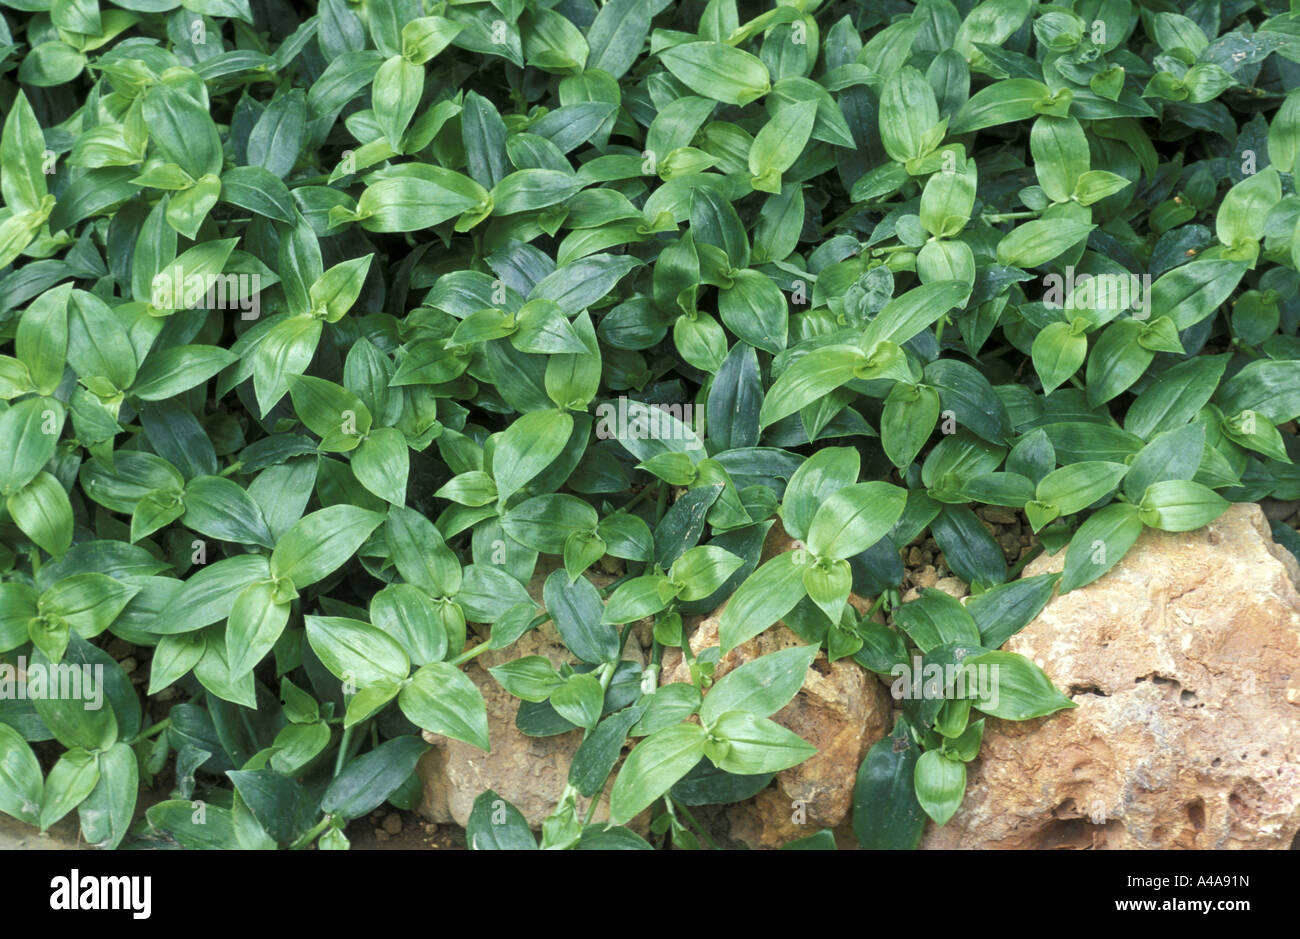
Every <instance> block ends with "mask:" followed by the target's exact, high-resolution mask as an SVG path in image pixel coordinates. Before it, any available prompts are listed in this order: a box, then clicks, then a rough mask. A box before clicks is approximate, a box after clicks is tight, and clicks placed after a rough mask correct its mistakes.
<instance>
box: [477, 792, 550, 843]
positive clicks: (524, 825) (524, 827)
mask: <svg viewBox="0 0 1300 939" xmlns="http://www.w3.org/2000/svg"><path fill="white" fill-rule="evenodd" d="M465 838H466V840H467V841H468V842H469V847H470V850H472V851H536V850H537V836H536V835H534V834H533V832H532V829H530V828H529V827H528V820H527V819H525V818H524V815H523V813H522V812H520V811H519V810H518V809H517V808H515V807H514V806H513V805H511V804H510V803H509V802H507V801H506V800H505V799H503V798H501V797H500V796H499V795H497V794H496V791H495V790H492V789H487V790H485V791H484V792H482V793H481V794H480V795H479V796H478V797H477V798H476V799H475V800H474V806H473V808H472V809H471V810H470V813H469V822H468V823H467V824H466V826H465Z"/></svg>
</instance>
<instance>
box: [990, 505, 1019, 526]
mask: <svg viewBox="0 0 1300 939" xmlns="http://www.w3.org/2000/svg"><path fill="white" fill-rule="evenodd" d="M980 514H981V515H983V516H984V517H985V518H986V519H988V520H989V521H990V522H993V523H994V524H995V525H1015V524H1016V523H1017V522H1019V521H1020V520H1019V519H1018V518H1017V517H1016V512H1015V510H1014V509H1009V508H1007V507H1006V506H1003V505H986V506H984V507H982V508H981V509H980Z"/></svg>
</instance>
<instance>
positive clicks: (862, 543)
mask: <svg viewBox="0 0 1300 939" xmlns="http://www.w3.org/2000/svg"><path fill="white" fill-rule="evenodd" d="M906 502H907V493H906V492H905V491H904V490H902V489H900V488H898V487H897V486H893V485H890V484H889V483H881V482H870V483H855V484H854V485H852V486H846V487H845V488H843V489H841V490H840V491H839V492H837V493H835V494H834V495H832V496H831V497H830V498H829V499H827V500H826V501H825V502H823V503H822V505H821V507H820V508H818V510H817V514H816V515H814V516H813V520H812V524H811V525H809V526H808V550H809V551H811V552H812V553H813V554H814V555H817V556H818V557H827V558H849V557H852V556H854V555H855V554H861V553H862V552H863V551H865V550H866V549H867V548H869V547H871V546H872V545H873V544H875V543H876V542H877V541H879V540H880V539H881V538H883V537H884V536H885V533H886V532H888V531H889V529H890V528H892V527H893V525H894V523H895V522H896V521H898V519H899V517H900V516H901V515H902V514H903V507H904V505H905V504H906Z"/></svg>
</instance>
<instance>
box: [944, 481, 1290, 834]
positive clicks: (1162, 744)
mask: <svg viewBox="0 0 1300 939" xmlns="http://www.w3.org/2000/svg"><path fill="white" fill-rule="evenodd" d="M1063 561H1064V552H1060V553H1058V554H1057V555H1056V556H1055V557H1049V556H1042V557H1039V558H1037V559H1035V560H1034V561H1033V562H1032V563H1030V564H1029V565H1028V566H1027V568H1026V570H1025V576H1033V575H1035V574H1040V573H1044V572H1046V571H1054V570H1060V569H1061V567H1062V565H1063ZM1298 582H1300V566H1298V565H1297V564H1296V561H1295V559H1294V558H1293V557H1292V556H1291V555H1290V554H1289V553H1288V552H1287V551H1286V550H1285V549H1283V548H1281V547H1280V546H1278V545H1277V544H1275V543H1274V542H1273V540H1272V537H1271V535H1270V533H1269V529H1268V525H1267V523H1266V521H1265V519H1264V515H1263V513H1262V512H1261V511H1260V509H1259V508H1258V507H1257V506H1255V505H1250V504H1241V505H1234V506H1232V507H1230V508H1229V509H1228V511H1227V512H1225V513H1224V514H1223V515H1222V516H1221V517H1220V518H1219V519H1217V520H1216V521H1214V522H1212V523H1211V524H1210V525H1208V526H1206V527H1204V528H1202V529H1199V530H1197V531H1194V532H1187V533H1182V534H1173V533H1167V532H1158V531H1148V532H1146V533H1144V534H1143V535H1142V537H1141V538H1140V539H1139V541H1138V543H1137V544H1136V545H1135V546H1134V547H1133V549H1132V550H1131V551H1130V552H1129V554H1127V555H1126V556H1125V558H1124V559H1123V560H1122V561H1121V562H1120V563H1119V564H1118V565H1116V567H1115V568H1114V569H1113V570H1112V571H1111V572H1110V573H1108V574H1107V575H1106V576H1104V577H1102V578H1101V579H1099V580H1097V581H1095V582H1094V583H1092V584H1090V585H1088V586H1086V587H1082V588H1080V589H1078V590H1075V591H1072V592H1071V593H1069V594H1066V595H1065V596H1059V597H1056V598H1054V599H1053V600H1052V601H1051V602H1050V603H1049V604H1048V606H1047V607H1046V609H1044V611H1043V612H1042V613H1041V614H1040V615H1039V617H1038V618H1037V619H1036V620H1034V622H1032V623H1030V624H1029V625H1028V626H1027V627H1026V628H1025V629H1023V630H1022V631H1021V632H1019V633H1018V634H1016V635H1015V636H1013V637H1012V638H1011V640H1010V641H1008V643H1007V645H1006V648H1007V649H1009V650H1010V651H1013V652H1019V653H1021V654H1023V655H1026V656H1028V657H1029V658H1031V659H1033V660H1034V661H1035V662H1037V663H1038V664H1039V665H1040V666H1041V667H1042V668H1043V670H1044V671H1045V672H1046V673H1047V675H1048V676H1049V677H1050V678H1051V679H1052V680H1053V681H1054V682H1055V683H1056V685H1057V687H1059V688H1061V689H1062V690H1063V691H1065V692H1066V693H1067V694H1069V695H1070V696H1071V697H1072V698H1073V700H1074V701H1075V702H1076V703H1077V704H1078V707H1077V708H1075V709H1073V710H1070V711H1065V712H1061V713H1059V714H1057V715H1053V716H1050V717H1047V718H1042V719H1039V720H1034V721H1027V722H1024V723H1012V722H1006V721H998V720H994V719H990V720H989V722H988V725H987V726H986V731H985V735H984V745H983V748H982V750H981V755H980V757H979V758H978V759H977V760H976V761H975V762H973V763H972V764H970V773H969V783H968V787H967V794H966V798H965V801H964V802H963V804H962V808H961V809H960V810H959V811H958V813H957V814H956V815H955V816H954V817H953V818H952V819H951V820H950V821H949V823H948V824H947V826H945V827H944V828H935V827H934V826H933V825H930V826H929V830H928V831H927V832H926V835H925V837H924V839H923V841H922V847H925V848H1039V847H1074V848H1082V847H1098V848H1103V847H1104V848H1286V847H1288V846H1290V845H1291V844H1292V840H1293V839H1294V838H1295V837H1296V833H1297V831H1298V830H1300V706H1298V705H1300V693H1297V692H1298V691H1300V685H1298V684H1297V676H1298V675H1300V668H1298V666H1300V593H1298V592H1297V589H1296V585H1297V583H1298Z"/></svg>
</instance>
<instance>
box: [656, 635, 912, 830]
mask: <svg viewBox="0 0 1300 939" xmlns="http://www.w3.org/2000/svg"><path fill="white" fill-rule="evenodd" d="M718 612H720V611H717V612H715V613H714V614H713V615H711V616H709V617H707V618H705V619H704V620H703V621H702V622H701V623H700V624H699V626H698V627H697V628H696V630H695V633H694V635H692V637H691V650H692V652H694V653H699V652H702V651H703V650H704V649H707V648H709V647H710V646H716V645H718V644H719V643H718ZM801 643H802V640H800V639H799V637H798V636H796V635H795V634H794V633H793V632H791V631H790V630H789V629H788V628H786V626H785V625H783V624H780V623H778V624H777V625H775V626H773V627H772V628H771V629H768V630H765V631H764V632H762V633H760V634H759V635H758V636H756V637H755V638H753V639H751V640H750V641H749V642H746V643H743V644H742V645H740V646H738V647H737V648H735V649H733V650H732V651H731V652H729V653H727V655H725V656H723V657H722V658H721V659H720V660H719V662H718V667H717V670H716V672H715V674H714V677H715V680H716V679H718V678H721V677H722V676H723V675H725V674H726V673H727V672H729V671H731V670H732V669H733V668H736V667H737V666H740V665H744V664H745V663H746V662H750V661H753V660H754V659H756V658H758V657H759V656H760V655H767V654H768V653H771V652H777V651H779V650H781V649H787V648H789V647H791V646H795V645H799V644H801ZM689 680H690V675H689V670H688V668H687V666H686V665H685V663H684V662H683V660H682V656H681V653H680V652H679V651H678V650H676V649H670V650H667V651H666V652H665V654H664V658H663V672H662V675H661V678H660V684H668V683H670V682H674V681H689ZM889 711H890V701H889V694H888V691H887V689H886V688H885V687H884V686H883V685H881V684H880V683H879V682H878V681H876V680H875V678H874V676H872V675H871V674H870V673H868V672H866V671H864V670H863V669H862V667H861V666H859V665H858V664H857V663H856V662H853V661H852V660H850V659H843V660H841V661H838V662H835V663H834V664H831V663H828V662H827V660H826V654H825V652H821V653H818V656H817V659H816V660H815V661H814V662H813V664H812V667H811V668H809V669H808V675H807V677H806V678H805V680H804V686H803V689H802V690H801V691H800V692H799V693H798V694H797V695H795V698H794V700H793V701H791V702H790V703H789V704H788V705H786V706H785V707H784V708H782V709H781V710H780V711H778V712H777V713H776V714H774V715H772V719H773V720H774V721H776V722H777V723H778V724H781V725H782V726H784V727H787V728H789V729H790V730H792V731H794V732H795V733H797V734H798V735H799V736H801V737H803V738H804V739H805V740H807V741H808V742H809V743H811V744H812V745H813V746H815V747H817V753H816V754H815V755H814V756H811V757H809V758H808V759H807V760H805V761H804V762H803V763H801V764H800V765H798V766H795V767H792V768H790V769H787V770H783V771H782V772H780V773H778V774H777V776H776V779H775V780H774V781H773V784H772V786H770V787H768V788H767V789H765V790H764V791H763V792H761V793H759V794H758V795H757V796H756V797H755V798H754V799H751V800H748V801H747V802H744V803H740V804H739V805H736V806H732V807H731V808H730V810H729V812H728V816H729V818H730V820H731V835H732V837H733V838H735V839H737V840H739V841H743V842H744V843H746V844H748V845H749V846H750V847H754V848H760V847H761V848H773V847H779V846H781V845H782V844H785V843H786V842H787V841H793V840H794V839H796V838H801V837H804V836H805V835H809V834H812V833H813V832H815V831H816V830H817V829H819V828H825V827H830V828H833V827H835V826H837V825H839V824H841V823H842V822H843V821H844V820H845V819H846V818H847V816H848V814H849V809H850V808H851V807H852V801H853V784H854V781H855V779H856V776H857V770H858V765H859V764H860V763H861V762H862V758H863V756H865V755H866V752H867V750H868V749H870V747H871V745H872V744H874V743H875V742H876V741H877V740H879V739H880V738H881V737H883V736H884V735H885V734H886V733H887V732H888V721H889ZM801 807H802V812H801V813H800V808H801ZM799 814H801V817H802V818H803V821H802V823H797V822H796V821H795V820H794V819H795V818H796V816H797V815H799Z"/></svg>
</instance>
